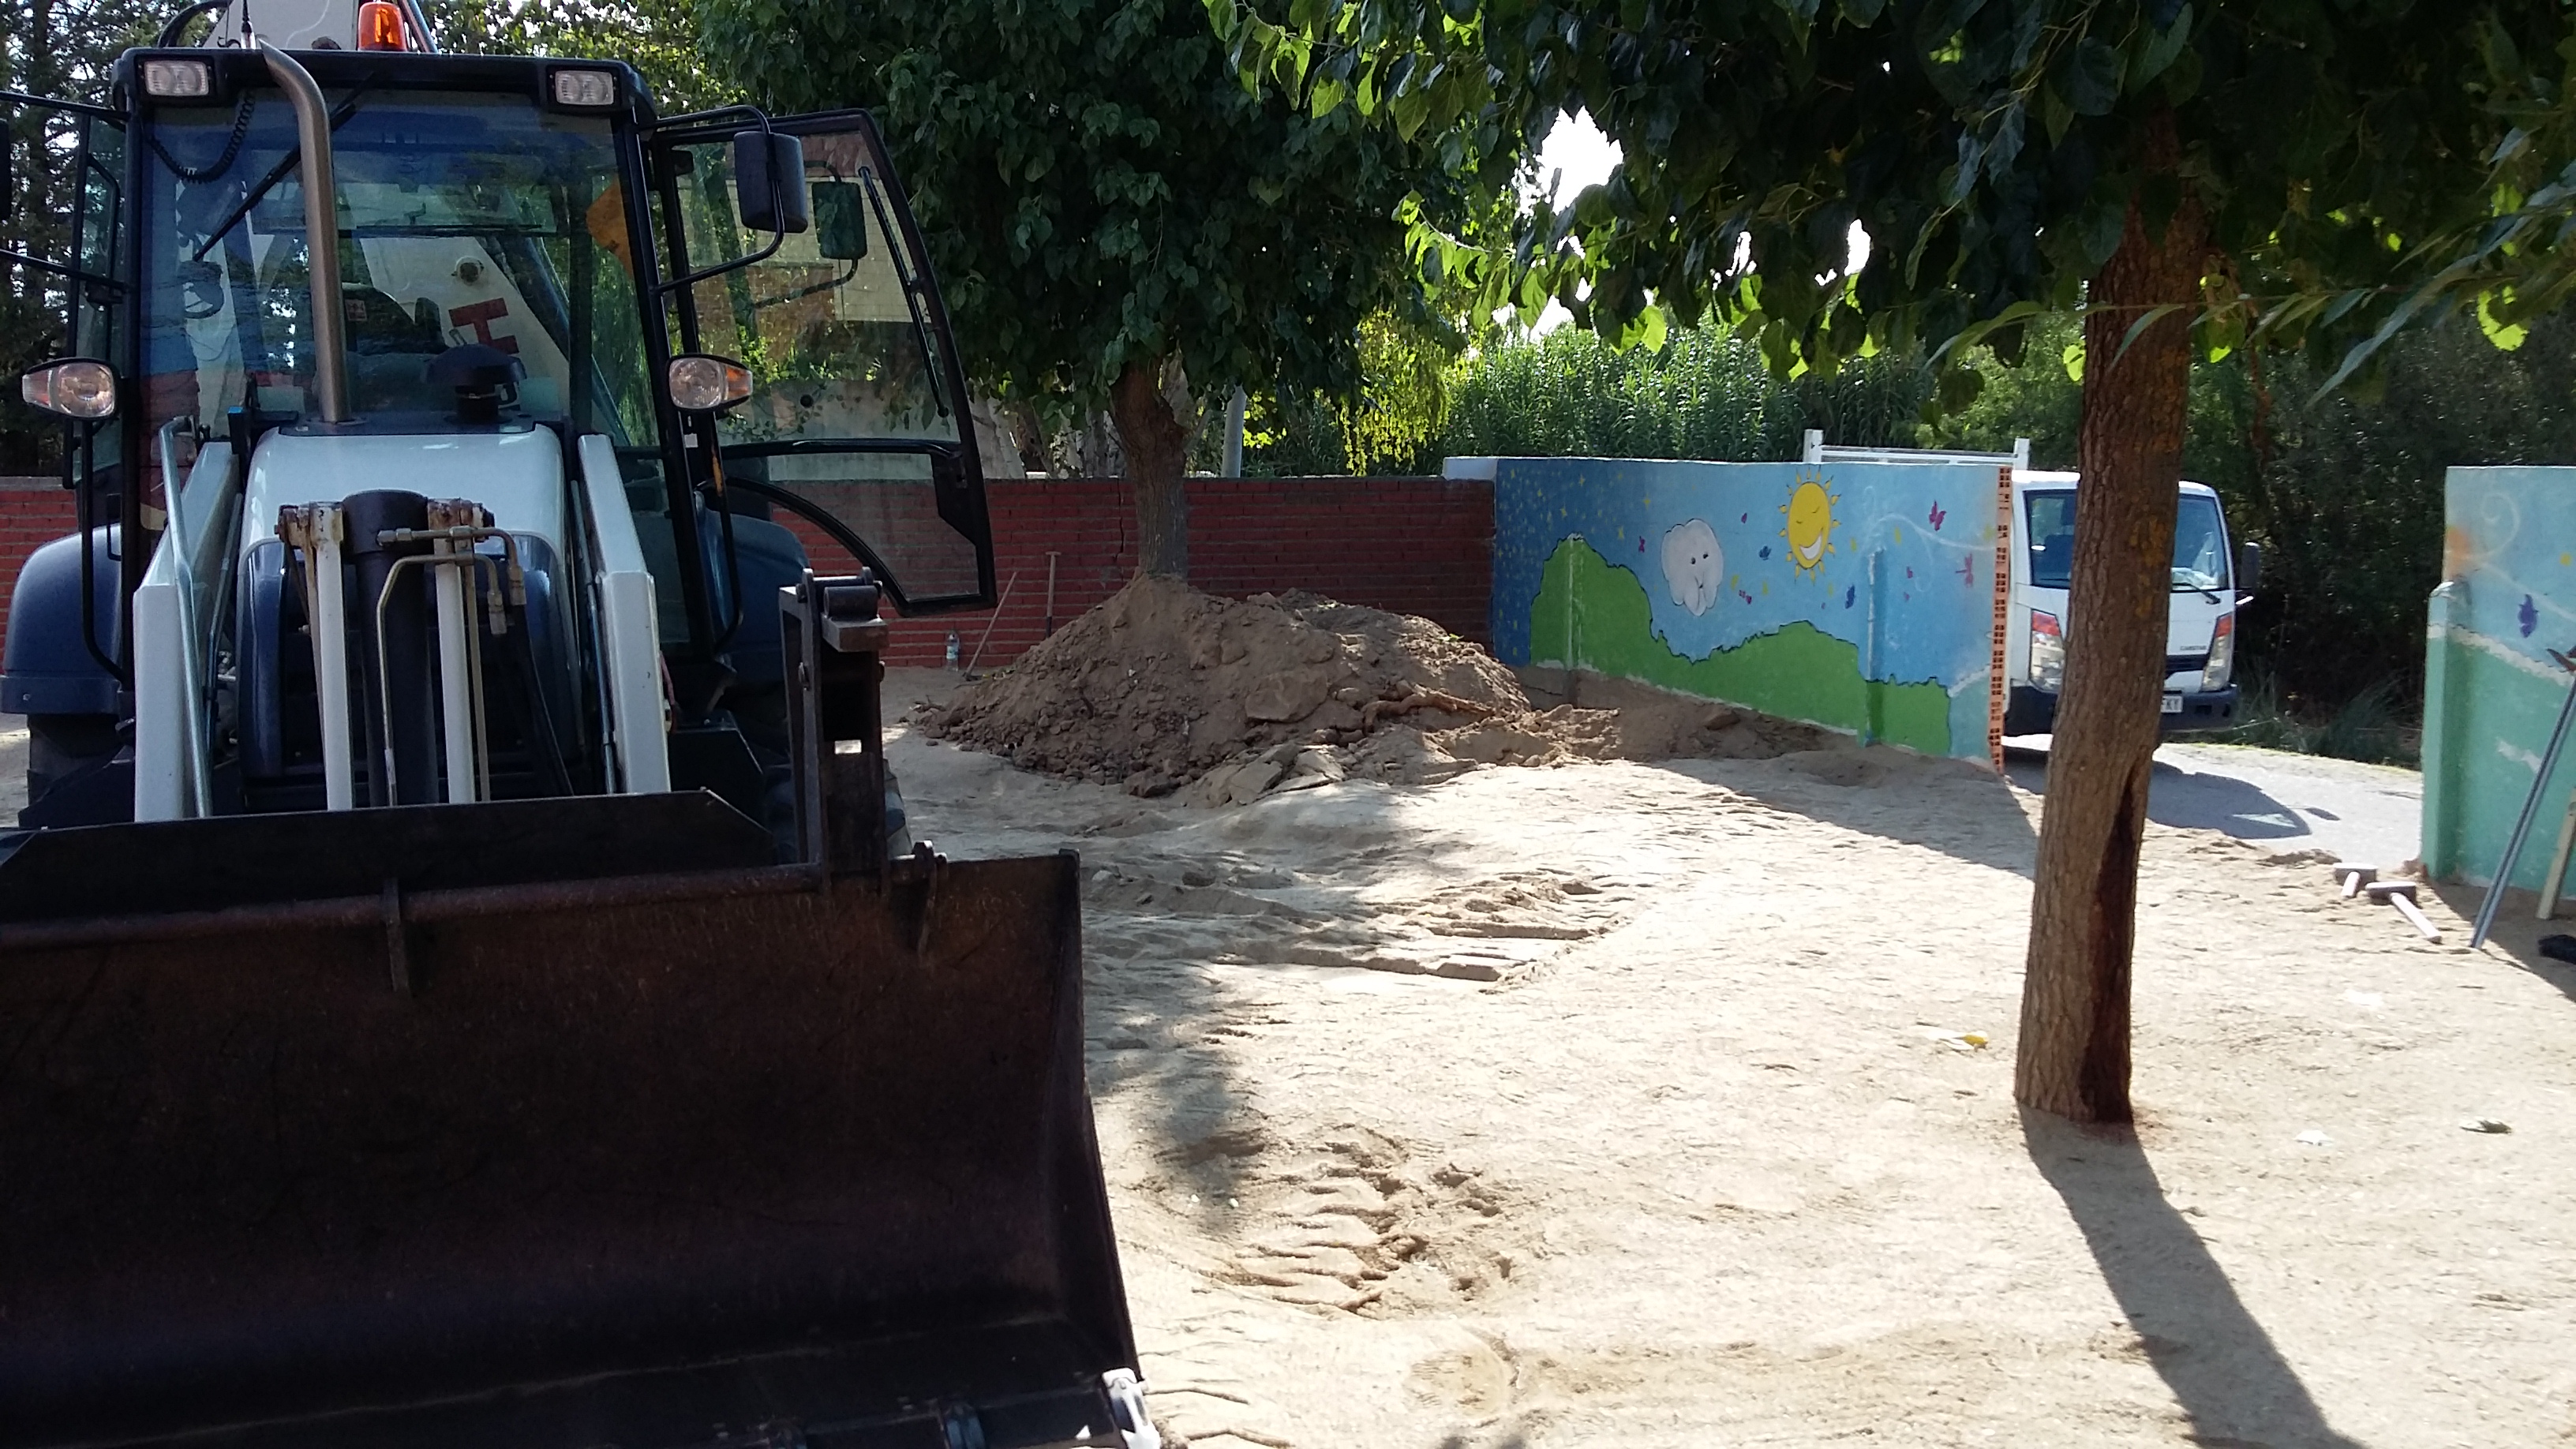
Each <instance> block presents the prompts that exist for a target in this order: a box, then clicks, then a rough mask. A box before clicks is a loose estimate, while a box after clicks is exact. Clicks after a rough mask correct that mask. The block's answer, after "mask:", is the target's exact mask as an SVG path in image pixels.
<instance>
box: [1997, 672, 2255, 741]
mask: <svg viewBox="0 0 2576 1449" xmlns="http://www.w3.org/2000/svg"><path fill="white" fill-rule="evenodd" d="M2164 692H2165V693H2166V694H2173V693H2176V692H2177V691H2174V690H2170V689H2169V690H2166V691H2164ZM2179 693H2180V694H2181V695H2182V708H2181V710H2180V711H2178V712H2176V713H2172V714H2162V713H2160V714H2158V715H2157V720H2158V722H2159V723H2160V725H2161V726H2162V728H2163V730H2164V732H2165V733H2166V734H2179V733H2182V732H2184V731H2187V730H2223V729H2225V728H2227V727H2228V726H2229V725H2232V724H2234V723H2236V687H2235V686H2234V685H2229V686H2228V687H2227V688H2225V689H2212V690H2192V689H2186V690H2182V691H2179ZM2056 724H2057V691H2056V690H2053V689H2040V688H2037V687H2036V686H2033V685H2028V684H2016V685H2014V686H2013V687H2012V693H2011V694H2010V695H2009V696H2007V697H2006V699H2005V701H2004V733H2005V734H2008V735H2044V734H2046V733H2048V732H2049V731H2050V730H2051V729H2053V728H2054V727H2055V726H2056Z"/></svg>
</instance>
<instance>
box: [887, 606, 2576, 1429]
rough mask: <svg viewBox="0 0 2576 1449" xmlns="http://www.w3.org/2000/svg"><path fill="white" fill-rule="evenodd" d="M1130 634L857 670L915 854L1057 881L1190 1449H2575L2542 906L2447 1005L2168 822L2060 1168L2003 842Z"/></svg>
mask: <svg viewBox="0 0 2576 1449" xmlns="http://www.w3.org/2000/svg"><path fill="white" fill-rule="evenodd" d="M1122 599H1123V602H1121V601H1113V602H1112V603H1111V604H1109V605H1104V606H1103V609H1102V610H1101V611H1098V612H1095V614H1093V615H1091V616H1087V617H1086V619H1085V620H1083V621H1081V622H1079V623H1077V624H1074V625H1070V626H1068V627H1067V628H1066V629H1064V630H1061V631H1059V633H1058V634H1057V636H1056V637H1055V639H1053V640H1050V641H1049V642H1048V644H1046V645H1044V646H1041V647H1040V649H1038V650H1037V651H1033V652H1032V654H1031V655H1030V656H1028V657H1027V658H1026V659H1024V660H1023V662H1022V663H1021V665H1020V666H1019V667H1018V668H1016V669H1014V670H1012V671H1009V672H1006V673H1003V674H999V675H995V676H993V677H990V678H988V679H986V680H983V681H980V682H978V683H977V684H975V685H973V686H966V687H962V688H961V685H960V682H959V681H958V680H957V678H956V676H953V675H945V674H937V673H928V672H923V673H899V674H897V675H896V676H895V677H894V678H893V679H892V680H890V682H889V693H890V703H892V704H893V705H894V708H893V709H892V710H891V711H890V713H891V714H892V715H893V716H895V717H897V718H903V717H906V710H905V708H904V707H903V705H904V703H905V702H913V706H914V707H913V708H912V709H911V710H910V712H909V716H908V717H909V720H910V723H909V724H907V725H905V726H904V727H902V729H901V732H900V733H899V734H898V736H897V737H896V738H895V739H894V740H893V742H892V744H891V746H890V752H891V756H892V758H893V760H894V762H895V765H896V767H897V769H898V770H899V772H900V774H901V778H902V780H903V783H904V788H905V793H906V795H907V798H908V800H909V803H910V807H911V811H912V818H913V821H914V829H915V831H916V833H917V834H918V835H920V836H922V837H924V838H929V839H934V840H936V841H937V842H938V844H939V846H940V847H941V848H942V849H944V850H946V851H949V852H950V853H952V854H957V855H977V854H986V853H1013V854H1017V853H1024V852H1031V851H1040V850H1051V849H1055V848H1058V847H1060V846H1071V847H1073V848H1075V849H1077V850H1079V851H1080V852H1081V853H1082V856H1083V861H1084V867H1085V869H1086V871H1087V873H1088V886H1087V889H1086V892H1085V912H1086V951H1087V960H1088V970H1087V990H1088V1009H1089V1039H1088V1051H1089V1069H1090V1077H1091V1083H1092V1090H1093V1093H1094V1095H1095V1099H1096V1103H1097V1110H1098V1114H1099V1119H1100V1128H1101V1136H1102V1145H1103V1151H1104V1154H1105V1156H1106V1159H1107V1164H1108V1170H1109V1177H1110V1185H1111V1195H1112V1207H1113V1210H1114V1212H1115V1214H1116V1217H1117V1225H1118V1230H1119V1234H1120V1238H1121V1244H1122V1248H1123V1253H1124V1260H1125V1267H1126V1273H1127V1284H1128V1291H1129V1294H1130V1297H1131V1300H1132V1303H1133V1306H1134V1311H1135V1316H1136V1327H1137V1337H1138V1340H1139V1344H1140V1348H1141V1351H1142V1354H1143V1359H1144V1367H1145V1371H1146V1374H1147V1376H1148V1379H1149V1381H1150V1387H1151V1392H1152V1398H1153V1403H1154V1406H1155V1409H1156V1413H1157V1416H1158V1418H1159V1419H1160V1420H1161V1421H1162V1423H1163V1426H1164V1427H1165V1429H1166V1430H1167V1431H1169V1432H1170V1433H1171V1435H1172V1438H1173V1440H1174V1441H1176V1442H1177V1441H1182V1440H1185V1441H1186V1442H1187V1443H1188V1444H1190V1445H1193V1446H1200V1449H1242V1446H1250V1445H1257V1446H1289V1445H1296V1446H1306V1445H1315V1446H1324V1445H1387V1446H1423V1449H1434V1446H1438V1449H1452V1446H1454V1449H1488V1446H1490V1449H1506V1446H1538V1445H1576V1444H1602V1443H1617V1444H1633V1445H1667V1444H1669V1445H1694V1446H1732V1445H1819V1446H1822V1445H1844V1444H1855V1443H1858V1444H1886V1445H2067V1446H2094V1445H2103V1446H2108V1445H2201V1446H2238V1449H2251V1446H2271V1449H2291V1446H2304V1445H2333V1446H2344V1445H2370V1446H2387V1449H2394V1446H2416V1445H2422V1446H2436V1445H2440V1446H2451V1445H2457V1446H2491V1445H2560V1444H2576V1241H2571V1238H2576V1231H2571V1229H2576V1126H2571V1116H2572V1115H2576V1114H2571V1109H2576V1095H2571V1092H2570V1088H2571V1086H2576V968H2568V967H2562V966H2559V965H2557V964H2555V963H2552V962H2549V961H2546V960H2544V959H2542V958H2541V957H2539V956H2538V955H2537V953H2536V952H2535V951H2534V950H2532V949H2531V946H2532V940H2533V938H2534V936H2535V934H2536V933H2537V929H2538V928H2536V927H2534V926H2532V925H2531V924H2530V922H2529V919H2528V918H2529V915H2530V912H2529V909H2528V905H2527V903H2517V907H2516V909H2514V910H2512V911H2509V912H2508V925H2507V928H2506V929H2505V930H2503V931H2501V932H2500V933H2499V940H2498V941H2497V942H2496V943H2492V944H2490V945H2489V946H2488V948H2487V949H2486V950H2485V951H2484V952H2482V953H2479V954H2474V955H2473V954H2471V953H2469V952H2468V951H2466V950H2465V949H2464V948H2463V946H2462V945H2461V944H2460V943H2461V942H2464V941H2465V940H2466V937H2467V931H2466V928H2465V925H2464V924H2463V923H2462V920H2461V912H2463V911H2466V910H2473V909H2474V907H2475V904H2476V901H2475V898H2474V896H2473V895H2465V894H2462V893H2456V892H2448V891H2446V892H2444V893H2442V894H2441V895H2439V896H2438V897H2437V895H2436V894H2435V893H2433V892H2430V891H2428V892H2427V893H2426V896H2425V905H2426V908H2427V910H2428V911H2429V912H2430V913H2431V914H2432V916H2433V917H2434V919H2435V920H2436V922H2437V923H2439V924H2441V925H2443V926H2445V927H2447V928H2448V929H2447V930H2446V933H2445V939H2444V944H2441V945H2434V944H2430V943H2427V942H2424V941H2422V940H2420V939H2419V938H2418V937H2417V936H2416V935H2415V934H2414V933H2413V932H2411V931H2410V930H2408V929H2407V928H2406V927H2405V926H2404V925H2403V923H2402V922H2400V921H2398V920H2397V919H2396V917H2395V916H2394V915H2393V914H2392V913H2391V912H2390V911H2388V910H2386V909H2385V908H2380V907H2374V906H2371V905H2369V904H2367V903H2366V902H2347V901H2343V900H2341V899H2339V898H2338V897H2337V895H2336V892H2335V889H2334V883H2333V881H2332V879H2331V877H2330V874H2329V871H2328V868H2327V862H2326V860H2325V859H2324V858H2323V857H2321V856H2318V855H2315V854H2313V853H2295V854H2275V853H2271V852H2267V851H2266V850H2264V849H2262V848H2260V847H2258V846H2255V845H2251V844H2246V843H2242V842H2238V841H2234V840H2230V839H2228V838H2226V837H2225V836H2222V835H2218V834H2216V833H2214V832H2206V831H2190V830H2176V829H2168V828H2165V827H2161V826H2150V827H2149V834H2148V840H2147V849H2146V857H2145V864H2144V867H2143V878H2142V881H2141V906H2140V912H2139V946H2138V953H2137V986H2136V1001H2137V1036H2136V1056H2137V1064H2138V1066H2137V1081H2136V1095H2137V1102H2138V1106H2139V1109H2140V1112H2141V1115H2142V1118H2143V1121H2142V1124H2141V1126H2140V1128H2139V1130H2138V1131H2137V1132H2136V1133H2134V1134H2115V1135H2099V1136H2096V1135H2086V1134H2083V1133H2079V1132H2077V1131H2075V1130H2073V1129H2070V1128H2068V1127H2066V1126H2064V1125H2063V1124H2061V1123H2057V1122H2055V1121H2053V1120H2050V1119H2044V1118H2040V1119H2032V1120H2028V1121H2026V1120H2025V1119H2024V1118H2023V1116H2022V1115H2021V1114H2020V1113H2019V1112H2018V1110H2017V1109H2016V1107H2015V1106H2014V1103H2013V1100H2012V1093H2011V1077H2012V1052H2013V1047H2014V1028H2015V1021H2016V1015H2017V1003H2018V1000H2019V991H2020V967H2021V955H2022V946H2023V933H2024V918H2025V913H2026V911H2027V909H2028V902H2029V895H2030V884H2029V872H2030V869H2031V860H2032V854H2033V849H2034V844H2035V840H2036V831H2037V825H2038V814H2039V810H2040V807H2041V801H2040V799H2039V798H2038V797H2037V796H2034V795H2032V794H2030V793H2028V792H2027V791H2025V790H2023V789H2021V788H2019V787H2017V786H2015V785H2013V784H2011V783H2009V782H2008V781H2004V780H1999V779H1997V778H1995V777H1994V776H1993V775H1991V774H1989V773H1987V772H1985V771H1984V770H1982V769H1979V768H1977V767H1974V766H1970V765H1963V764H1956V763H1949V762H1939V761H1929V760H1924V759H1920V758H1916V757H1913V756H1910V755H1906V754H1903V753H1900V752H1896V751H1891V750H1884V749H1862V748H1857V747H1854V746H1851V745H1850V744H1849V743H1848V742H1838V741H1837V740H1836V739H1835V738H1834V737H1832V736H1829V735H1826V734H1824V733H1822V732H1818V731H1811V730H1805V729H1803V728H1802V727H1798V726H1794V725H1782V724H1780V723H1779V722H1776V721H1765V720H1760V719H1753V718H1747V717H1744V716H1742V715H1740V714H1738V713H1736V712H1733V711H1728V710H1724V709H1723V708H1721V707H1716V706H1709V705H1706V704H1704V703H1697V702H1692V701H1683V700H1678V699H1675V698H1674V697H1671V696H1664V695H1657V694H1655V693H1654V692H1653V691H1648V690H1642V689H1639V688H1637V687H1634V686H1619V685H1617V684H1615V683H1613V682H1610V681H1601V680H1572V681H1568V680H1563V679H1562V678H1555V679H1550V678H1532V679H1529V680H1515V679H1514V678H1513V677H1512V676H1511V674H1510V673H1509V671H1505V670H1502V669H1500V668H1499V667H1498V666H1495V665H1494V664H1493V663H1492V661H1491V660H1490V659H1486V658H1484V656H1483V655H1482V654H1481V652H1480V651H1477V650H1475V649H1474V648H1473V647H1472V646H1468V645H1464V644H1460V643H1458V642H1457V641H1455V640H1450V639H1448V638H1447V637H1446V636H1445V635H1441V634H1440V633H1439V631H1438V630H1437V629H1436V627H1434V626H1430V625H1427V624H1424V623H1423V622H1422V621H1419V620H1414V621H1403V620H1399V619H1396V618H1395V616H1389V615H1380V614H1374V613H1373V611H1363V610H1350V609H1346V608H1343V607H1342V606H1338V605H1331V604H1329V603H1327V602H1324V601H1317V600H1307V599H1299V598H1296V597H1293V596H1292V597H1289V598H1285V599H1279V600H1271V599H1266V598H1263V599H1255V600H1251V601H1245V602H1243V603H1227V602H1225V601H1217V600H1207V599H1204V598H1203V597H1201V596H1191V595H1187V594H1186V592H1185V591H1173V592H1169V593H1165V594H1161V595H1154V596H1139V595H1138V594H1137V593H1136V592H1134V591H1131V592H1130V594H1128V595H1125V596H1122ZM1425 631H1427V632H1425ZM1569 684H1570V685H1572V686H1573V693H1574V695H1575V696H1576V697H1575V700H1574V701H1573V702H1572V703H1565V702H1563V701H1562V700H1561V698H1559V696H1560V695H1561V694H1562V692H1563V691H1564V689H1565V687H1566V686H1567V685H1569ZM1533 695H1535V696H1536V697H1535V698H1534V697H1533ZM1623 706H1624V707H1623ZM1210 721H1214V723H1210ZM997 750H998V751H1001V752H1002V753H995V752H994V751H997ZM1015 759H1016V761H1017V763H1014V760H1015ZM1517 766H1525V767H1517ZM2482 1125H2483V1126H2484V1127H2486V1128H2489V1129H2493V1128H2509V1129H2510V1130H2476V1129H2478V1128H2479V1127H2481V1126H2482Z"/></svg>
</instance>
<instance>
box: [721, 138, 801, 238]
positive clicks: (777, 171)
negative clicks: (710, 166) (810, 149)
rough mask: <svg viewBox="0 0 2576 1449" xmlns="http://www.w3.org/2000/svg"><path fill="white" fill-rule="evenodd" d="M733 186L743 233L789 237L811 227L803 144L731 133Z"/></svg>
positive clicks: (783, 139)
mask: <svg viewBox="0 0 2576 1449" xmlns="http://www.w3.org/2000/svg"><path fill="white" fill-rule="evenodd" d="M733 184H734V205H735V207H736V209H737V210H739V211H740V213H741V216H742V229H743V230H745V231H765V232H770V233H773V234H777V233H786V234H790V235H792V234H795V233H798V232H802V231H804V230H805V229H806V228H807V227H809V226H811V225H813V217H812V215H811V213H810V212H808V210H807V209H806V198H805V144H804V143H803V142H802V141H799V140H797V139H796V138H795V137H793V136H781V135H778V134H777V133H775V132H772V131H737V132H735V133H734V138H733Z"/></svg>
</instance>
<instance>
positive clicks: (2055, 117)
mask: <svg viewBox="0 0 2576 1449" xmlns="http://www.w3.org/2000/svg"><path fill="white" fill-rule="evenodd" d="M2039 118H2040V120H2041V121H2042V122H2043V123H2044V124H2046V126H2047V127H2048V144H2050V145H2051V146H2054V145H2056V144H2057V143H2058V142H2060V141H2063V140H2065V139H2066V129H2067V127H2069V126H2072V125H2074V124H2075V108H2074V107H2073V106H2070V105H2068V104H2067V103H2066V97H2065V95H2064V94H2062V93H2061V92H2060V91H2059V90H2058V88H2057V84H2056V82H2054V81H2052V82H2050V83H2049V84H2047V85H2045V86H2043V87H2041V88H2040V93H2039Z"/></svg>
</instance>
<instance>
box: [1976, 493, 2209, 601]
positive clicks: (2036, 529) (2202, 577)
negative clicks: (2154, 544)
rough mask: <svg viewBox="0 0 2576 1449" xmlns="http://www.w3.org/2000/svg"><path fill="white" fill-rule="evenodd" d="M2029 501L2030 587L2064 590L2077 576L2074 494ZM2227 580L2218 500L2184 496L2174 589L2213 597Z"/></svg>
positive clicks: (2032, 496)
mask: <svg viewBox="0 0 2576 1449" xmlns="http://www.w3.org/2000/svg"><path fill="white" fill-rule="evenodd" d="M2026 497H2027V501H2026V503H2025V504H2024V506H2023V511H2024V515H2025V518H2026V520H2027V522H2028V526H2029V534H2028V537H2029V544H2028V548H2029V553H2030V582H2031V586H2032V587H2033V588H2041V589H2062V588H2065V587H2066V586H2067V583H2068V581H2069V580H2070V579H2071V578H2073V576H2074V573H2075V490H2074V489H2072V488H2052V489H2045V490H2042V489H2033V490H2031V492H2030V493H2029V494H2028V495H2026ZM2227 577H2228V574H2227V533H2226V528H2225V525H2224V523H2223V522H2222V520H2221V519H2220V516H2219V512H2218V500H2217V499H2215V498H2212V497H2210V496H2208V495H2207V494H2204V493H2186V494H2184V495H2183V496H2182V498H2181V500H2180V502H2179V504H2178V505H2177V507H2176V510H2175V514H2174V544H2173V587H2174V588H2175V589H2176V590H2185V591H2190V592H2194V593H2214V592H2216V591H2218V590H2222V589H2225V588H2226V587H2227Z"/></svg>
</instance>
